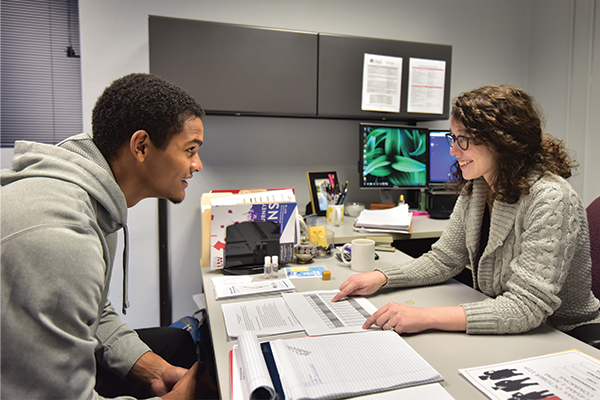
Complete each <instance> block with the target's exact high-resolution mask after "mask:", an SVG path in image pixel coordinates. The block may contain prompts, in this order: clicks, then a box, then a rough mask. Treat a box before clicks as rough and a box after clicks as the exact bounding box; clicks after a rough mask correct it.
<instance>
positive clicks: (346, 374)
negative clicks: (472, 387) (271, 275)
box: [231, 331, 445, 400]
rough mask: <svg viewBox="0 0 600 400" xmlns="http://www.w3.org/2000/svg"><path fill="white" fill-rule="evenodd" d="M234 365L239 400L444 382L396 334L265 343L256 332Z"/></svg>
mask: <svg viewBox="0 0 600 400" xmlns="http://www.w3.org/2000/svg"><path fill="white" fill-rule="evenodd" d="M261 353H262V354H261ZM231 363H232V364H231V367H232V371H231V372H232V373H231V378H232V398H233V399H242V398H243V399H248V398H251V396H253V395H254V396H257V395H259V394H263V395H265V397H262V398H275V393H276V392H277V391H278V390H279V391H282V392H283V393H284V394H285V398H286V399H292V400H293V399H338V398H347V397H353V396H359V395H366V394H370V393H378V392H383V391H386V390H392V389H399V388H405V387H410V386H416V385H424V384H429V383H434V382H439V381H442V380H443V378H442V376H441V375H440V374H439V373H438V372H437V371H436V370H435V369H433V368H432V367H431V365H429V364H428V363H427V362H426V361H425V360H424V359H423V358H422V357H421V356H420V355H419V354H418V353H417V352H416V351H415V350H414V349H413V348H412V347H410V346H409V345H408V344H407V343H406V341H405V340H404V339H403V338H402V337H401V336H400V335H398V334H396V333H394V332H390V331H375V332H363V333H353V334H346V335H329V336H316V337H310V336H308V337H300V338H293V339H278V340H274V341H271V342H266V343H261V344H258V340H257V338H256V335H254V333H252V332H244V333H242V335H240V337H239V340H238V346H236V347H234V349H233V351H232V354H231ZM256 398H258V397H256ZM443 398H445V397H442V399H443Z"/></svg>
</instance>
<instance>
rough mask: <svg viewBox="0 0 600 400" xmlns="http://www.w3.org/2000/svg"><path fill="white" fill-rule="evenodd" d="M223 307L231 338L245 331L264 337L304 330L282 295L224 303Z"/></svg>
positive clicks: (226, 325)
mask: <svg viewBox="0 0 600 400" xmlns="http://www.w3.org/2000/svg"><path fill="white" fill-rule="evenodd" d="M221 309H222V311H223V319H224V320H225V327H226V328H227V334H228V335H229V337H230V338H237V337H238V336H240V334H241V333H242V332H244V331H252V332H254V333H255V334H256V336H258V337H262V336H269V335H280V334H283V333H290V332H298V331H302V330H304V329H303V328H302V325H300V323H299V322H298V321H297V320H296V317H294V315H293V314H292V313H291V312H290V310H289V309H288V307H287V305H286V304H285V301H284V300H283V299H282V298H281V297H278V298H275V299H272V298H268V299H260V300H252V301H244V302H240V303H228V304H222V305H221Z"/></svg>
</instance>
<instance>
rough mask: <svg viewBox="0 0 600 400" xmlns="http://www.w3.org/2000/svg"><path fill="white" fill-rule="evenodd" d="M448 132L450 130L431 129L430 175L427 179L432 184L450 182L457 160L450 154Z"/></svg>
mask: <svg viewBox="0 0 600 400" xmlns="http://www.w3.org/2000/svg"><path fill="white" fill-rule="evenodd" d="M446 133H450V131H441V130H438V131H435V130H430V131H429V176H428V179H427V180H428V183H429V184H430V185H435V184H444V183H446V182H450V174H451V173H452V165H453V164H454V163H455V162H456V157H454V156H452V155H450V146H449V145H448V140H447V139H446Z"/></svg>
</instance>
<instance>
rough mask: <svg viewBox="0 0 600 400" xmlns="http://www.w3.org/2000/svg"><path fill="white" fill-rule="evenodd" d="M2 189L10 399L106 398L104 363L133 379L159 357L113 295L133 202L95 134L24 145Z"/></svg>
mask: <svg viewBox="0 0 600 400" xmlns="http://www.w3.org/2000/svg"><path fill="white" fill-rule="evenodd" d="M0 183H1V185H2V191H1V200H2V203H1V207H2V214H1V215H2V221H1V226H2V229H1V243H0V246H1V253H2V292H1V298H2V304H1V307H2V335H1V340H2V343H1V344H2V364H1V366H2V388H1V397H2V398H3V399H34V398H46V399H94V398H98V397H99V396H98V394H97V393H96V392H95V391H94V385H95V382H96V379H95V373H96V357H98V359H99V360H100V361H101V362H102V363H103V364H104V365H106V366H107V367H109V368H112V369H113V370H114V371H115V372H116V373H117V374H120V375H122V376H125V375H127V373H128V372H129V370H130V369H131V367H132V366H133V364H135V362H136V361H137V360H138V359H139V358H140V357H141V356H142V355H143V354H144V353H146V352H147V351H150V349H149V348H148V347H147V346H146V345H145V344H144V343H143V342H142V341H141V340H140V339H139V337H138V336H137V334H136V333H135V332H134V331H132V330H131V329H129V328H128V327H127V326H126V325H125V324H124V323H123V322H122V321H121V320H120V318H119V316H118V315H117V313H116V312H115V310H114V309H113V307H112V306H111V304H110V302H109V301H108V299H107V295H108V288H109V283H110V276H111V273H112V267H113V261H114V256H115V250H116V244H117V231H118V230H120V229H121V228H123V229H124V230H125V235H126V234H127V231H126V223H127V203H126V200H125V196H124V195H123V192H121V189H120V188H119V186H118V185H117V182H116V181H115V178H114V176H113V174H112V171H111V169H110V167H109V165H108V163H107V161H106V160H105V159H104V157H103V156H102V154H101V153H100V151H99V150H98V148H97V147H96V146H95V145H94V143H93V141H92V139H91V137H90V136H89V135H88V134H80V135H77V136H73V137H71V138H68V139H66V140H65V141H63V142H61V143H59V144H58V145H56V146H51V145H45V144H39V143H31V142H17V143H16V145H15V155H14V158H13V161H12V169H10V170H8V169H7V170H2V171H0ZM125 247H127V245H126V246H125ZM126 259H127V257H126V254H125V255H124V260H125V261H124V265H125V266H126ZM124 270H125V271H124V274H125V281H124V282H126V274H127V271H126V267H125V268H124ZM124 299H126V293H124ZM124 302H125V301H124Z"/></svg>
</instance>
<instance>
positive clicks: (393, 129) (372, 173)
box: [359, 123, 428, 189]
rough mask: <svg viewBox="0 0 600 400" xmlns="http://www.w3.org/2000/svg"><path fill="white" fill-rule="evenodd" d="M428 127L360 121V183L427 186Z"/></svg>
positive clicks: (398, 186)
mask: <svg viewBox="0 0 600 400" xmlns="http://www.w3.org/2000/svg"><path fill="white" fill-rule="evenodd" d="M427 132H428V129H427V128H421V127H416V126H395V125H384V124H375V123H363V124H361V125H360V164H359V169H360V187H362V188H377V189H382V188H390V189H391V188H394V187H396V188H422V187H426V186H427Z"/></svg>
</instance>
